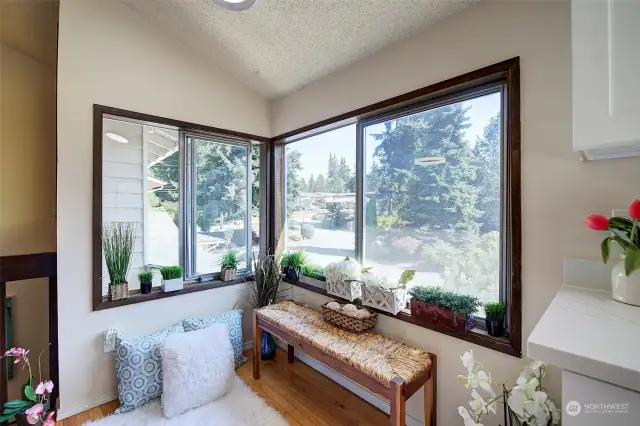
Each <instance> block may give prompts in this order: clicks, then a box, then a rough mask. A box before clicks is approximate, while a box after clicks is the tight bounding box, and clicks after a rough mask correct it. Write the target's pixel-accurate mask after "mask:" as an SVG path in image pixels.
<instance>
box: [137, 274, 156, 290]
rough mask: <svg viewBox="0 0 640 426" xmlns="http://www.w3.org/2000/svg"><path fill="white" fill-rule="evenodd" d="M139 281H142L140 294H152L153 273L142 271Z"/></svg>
mask: <svg viewBox="0 0 640 426" xmlns="http://www.w3.org/2000/svg"><path fill="white" fill-rule="evenodd" d="M138 280H139V281H140V293H142V294H149V293H151V287H152V286H153V272H151V271H142V272H139V273H138Z"/></svg>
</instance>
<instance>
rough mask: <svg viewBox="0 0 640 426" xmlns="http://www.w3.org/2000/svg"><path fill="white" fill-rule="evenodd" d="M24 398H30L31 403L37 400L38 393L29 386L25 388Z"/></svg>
mask: <svg viewBox="0 0 640 426" xmlns="http://www.w3.org/2000/svg"><path fill="white" fill-rule="evenodd" d="M24 396H26V397H27V398H29V399H30V400H31V401H35V400H36V391H35V390H33V386H29V385H27V386H25V387H24Z"/></svg>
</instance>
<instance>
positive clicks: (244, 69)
mask: <svg viewBox="0 0 640 426" xmlns="http://www.w3.org/2000/svg"><path fill="white" fill-rule="evenodd" d="M121 1H122V2H123V3H124V4H126V5H127V6H128V7H130V8H131V9H133V10H135V11H136V12H138V13H139V14H140V15H142V16H143V17H145V18H146V19H148V20H150V21H151V22H153V23H154V24H155V25H157V26H158V27H160V28H162V29H164V30H167V31H169V32H170V33H172V34H173V35H174V36H175V37H177V38H179V39H180V40H181V41H182V42H183V43H185V44H186V45H187V46H190V47H192V48H194V49H196V50H197V51H199V52H200V53H202V54H204V55H205V56H207V57H208V58H209V59H210V60H211V61H213V63H214V64H215V65H217V66H219V67H221V68H222V69H225V70H227V72H229V73H231V74H232V75H234V76H235V77H237V78H238V79H239V80H240V81H242V82H243V83H244V84H246V85H248V86H249V87H252V88H253V89H255V90H256V91H258V92H259V93H261V94H262V95H263V96H265V97H267V98H274V97H278V96H282V95H285V94H287V93H291V92H293V91H295V90H297V89H299V88H301V87H303V86H305V85H307V84H309V83H311V82H312V81H314V80H317V79H319V78H321V77H323V76H325V75H327V74H329V73H331V72H332V71H335V70H336V69H338V68H341V67H343V66H345V65H347V64H349V63H351V62H354V61H356V60H358V59H360V58H362V57H364V56H367V55H369V54H371V53H373V52H375V51H377V50H380V49H382V48H383V47H385V46H388V45H389V44H391V43H393V42H395V41H398V40H401V39H403V38H405V37H407V36H409V35H411V34H413V33H415V32H417V31H418V30H420V29H422V28H424V27H426V26H428V25H430V24H432V23H433V22H435V21H437V20H440V19H443V18H445V17H447V16H449V15H451V14H453V13H455V12H457V11H459V10H461V9H463V8H464V7H466V6H468V5H469V4H470V3H472V2H473V1H474V0H257V1H256V4H255V6H254V7H252V8H251V9H249V10H247V11H244V12H232V11H228V10H225V9H223V8H221V7H219V6H216V5H215V4H214V3H213V2H212V1H210V0H153V1H149V0H121Z"/></svg>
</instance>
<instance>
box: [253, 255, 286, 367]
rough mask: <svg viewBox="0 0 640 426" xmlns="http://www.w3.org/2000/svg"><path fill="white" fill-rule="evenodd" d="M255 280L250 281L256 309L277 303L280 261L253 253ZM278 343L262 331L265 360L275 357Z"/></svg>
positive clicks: (273, 257) (261, 343)
mask: <svg viewBox="0 0 640 426" xmlns="http://www.w3.org/2000/svg"><path fill="white" fill-rule="evenodd" d="M253 274H254V275H253V277H254V278H253V281H252V282H250V283H249V289H250V298H249V301H250V303H251V305H253V308H254V309H260V308H264V307H265V306H269V305H271V304H273V303H276V301H277V300H278V297H280V295H281V290H280V283H281V282H282V275H281V274H280V261H279V259H278V258H276V257H275V256H273V255H271V254H264V253H261V254H256V253H254V254H253ZM275 353H276V343H275V341H274V340H273V336H272V335H271V334H269V333H267V332H266V331H264V330H263V331H262V335H261V340H260V354H261V355H260V356H261V358H262V359H263V360H267V359H273V357H274V356H275Z"/></svg>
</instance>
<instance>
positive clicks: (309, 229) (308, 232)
mask: <svg viewBox="0 0 640 426" xmlns="http://www.w3.org/2000/svg"><path fill="white" fill-rule="evenodd" d="M300 233H301V234H302V238H304V239H305V240H310V239H311V238H313V235H314V234H315V233H316V230H315V228H314V227H313V225H311V224H310V223H305V224H304V225H302V228H300Z"/></svg>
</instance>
